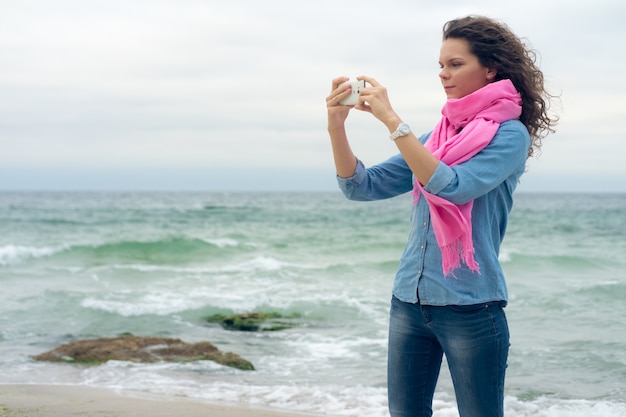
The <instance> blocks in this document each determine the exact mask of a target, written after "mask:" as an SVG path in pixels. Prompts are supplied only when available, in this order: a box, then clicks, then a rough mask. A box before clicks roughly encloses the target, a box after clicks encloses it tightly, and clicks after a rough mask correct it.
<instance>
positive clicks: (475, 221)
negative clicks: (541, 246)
mask: <svg viewBox="0 0 626 417" xmlns="http://www.w3.org/2000/svg"><path fill="white" fill-rule="evenodd" d="M429 136H430V133H429V134H426V135H423V136H421V137H420V138H419V140H420V142H422V143H425V142H426V140H427V139H428V137H429ZM529 147H530V136H529V134H528V130H527V129H526V127H525V126H524V125H523V124H522V123H521V122H520V121H518V120H510V121H507V122H504V123H502V124H501V125H500V127H499V129H498V131H497V133H496V135H495V136H494V138H493V140H492V141H491V142H490V143H489V145H487V146H486V147H485V148H484V149H483V150H482V151H480V152H479V153H478V154H476V155H475V156H474V157H472V158H471V159H469V160H468V161H466V162H463V163H461V164H458V165H454V166H448V165H446V164H444V163H443V162H439V165H438V166H437V168H436V169H435V172H434V174H433V176H432V177H431V179H430V181H429V182H428V183H427V184H426V185H425V186H424V188H425V190H426V191H428V192H429V193H432V194H436V195H438V196H440V197H443V198H445V199H447V200H449V201H451V202H453V203H455V204H462V203H465V202H468V201H470V200H474V205H473V208H472V239H473V242H474V252H475V258H476V261H477V262H478V265H479V267H480V273H476V272H472V271H471V270H469V269H468V268H467V267H466V266H465V265H464V264H463V263H462V264H461V267H460V268H458V269H456V270H454V271H453V273H454V277H452V276H448V277H444V276H443V270H442V266H441V250H440V249H439V246H438V244H437V240H436V238H435V234H434V231H433V228H432V227H431V222H430V211H429V208H428V204H427V203H426V199H425V198H423V197H422V198H420V199H419V200H418V202H417V204H414V205H413V207H412V213H411V228H410V231H409V237H408V241H407V244H406V247H405V249H404V252H403V253H402V256H401V258H400V263H399V267H398V271H397V273H396V278H395V281H394V286H393V295H395V296H396V297H397V298H398V299H400V300H401V301H404V302H409V303H417V302H419V303H421V304H425V305H434V306H443V305H471V304H479V303H484V302H489V301H502V302H504V303H506V302H507V299H508V293H507V287H506V282H505V279H504V274H503V271H502V267H501V265H500V262H499V261H498V255H499V252H500V244H501V242H502V239H503V238H504V233H505V230H506V226H507V220H508V216H509V213H510V211H511V208H512V206H513V191H514V190H515V188H516V186H517V183H518V181H519V179H520V177H521V175H522V174H523V172H524V170H525V166H526V158H527V154H528V149H529ZM414 180H415V179H414V176H413V174H412V172H411V170H410V168H409V167H408V165H407V164H406V162H405V161H404V158H403V157H402V155H401V154H397V155H395V156H392V157H391V158H389V159H388V160H386V161H384V162H382V163H380V164H378V165H375V166H372V167H370V168H367V169H366V168H365V167H364V166H363V163H362V162H361V161H358V163H357V168H356V170H355V172H354V175H353V176H352V177H350V178H341V177H337V181H338V183H339V188H340V189H341V190H342V192H343V193H344V195H345V196H346V197H347V198H349V199H351V200H357V201H372V200H381V199H385V198H391V197H395V196H398V195H400V194H404V193H407V192H409V191H411V190H413V181H414Z"/></svg>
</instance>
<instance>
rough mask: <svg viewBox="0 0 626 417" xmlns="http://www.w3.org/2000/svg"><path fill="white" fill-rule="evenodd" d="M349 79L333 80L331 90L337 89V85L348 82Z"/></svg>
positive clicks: (338, 78)
mask: <svg viewBox="0 0 626 417" xmlns="http://www.w3.org/2000/svg"><path fill="white" fill-rule="evenodd" d="M349 79H350V78H348V77H337V78H335V79H334V80H333V84H332V89H333V90H336V89H337V87H339V84H341V83H344V82H346V81H348V80H349Z"/></svg>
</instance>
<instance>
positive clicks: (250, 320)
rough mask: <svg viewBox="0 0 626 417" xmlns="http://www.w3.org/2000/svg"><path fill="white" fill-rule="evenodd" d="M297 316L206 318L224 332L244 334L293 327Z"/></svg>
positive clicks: (253, 314)
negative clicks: (217, 324)
mask: <svg viewBox="0 0 626 417" xmlns="http://www.w3.org/2000/svg"><path fill="white" fill-rule="evenodd" d="M298 317H299V315H298V314H292V315H289V316H284V315H282V314H280V313H258V312H257V313H242V314H231V315H226V314H214V315H212V316H209V317H207V321H209V322H211V323H219V324H220V325H221V326H222V327H223V328H224V329H226V330H239V331H244V332H259V331H276V330H285V329H290V328H292V327H295V326H296V325H297V323H296V322H295V321H294V319H296V318H298Z"/></svg>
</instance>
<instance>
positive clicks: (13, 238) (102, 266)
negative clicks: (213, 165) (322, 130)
mask: <svg viewBox="0 0 626 417" xmlns="http://www.w3.org/2000/svg"><path fill="white" fill-rule="evenodd" d="M411 207H412V196H411V195H410V194H407V195H404V196H400V197H397V198H394V199H390V200H383V201H377V202H353V201H348V200H346V199H345V198H344V197H343V196H342V195H341V194H340V193H339V192H338V191H337V192H328V193H325V192H320V193H299V192H286V193H262V192H251V193H226V192H224V193H220V192H3V193H0V370H1V372H0V388H2V390H0V404H2V405H0V412H2V413H4V414H0V417H38V416H47V417H50V416H51V417H54V416H63V417H67V416H78V415H80V416H82V417H91V416H97V417H123V416H135V415H136V416H157V417H158V416H170V415H172V416H174V415H176V416H191V417H193V416H194V415H196V414H198V415H200V414H202V415H203V416H221V417H224V416H226V417H228V416H233V417H235V416H250V417H255V416H266V417H267V416H275V417H278V416H280V415H281V414H280V413H281V412H282V413H287V414H283V416H289V415H291V416H294V415H298V414H297V413H305V415H307V413H310V414H309V415H311V414H312V415H318V416H326V417H329V416H342V417H385V416H389V412H388V402H387V379H386V377H387V369H386V365H387V334H388V318H389V305H390V299H391V288H392V285H393V279H394V276H395V272H396V269H397V262H398V259H399V257H400V255H401V253H402V251H403V249H404V243H405V242H406V239H407V233H408V229H409V221H410V217H409V215H410V210H411ZM625 236H626V194H600V195H585V194H560V195H559V194H556V195H549V194H541V193H537V194H519V195H517V196H516V201H515V205H514V208H513V211H512V213H511V216H510V221H509V224H508V226H507V234H506V239H505V241H504V243H503V246H502V248H501V251H500V254H499V258H500V261H501V263H502V266H503V269H504V271H505V274H506V277H507V283H508V290H509V297H508V305H507V307H506V314H507V321H508V322H509V327H510V331H511V348H510V355H509V360H508V368H507V376H506V384H505V404H504V406H505V415H506V416H507V417H624V416H626V384H625V381H626V350H624V346H625V345H626V333H625V332H624V331H623V330H624V323H623V317H624V316H625V315H626V304H625V303H624V299H626V274H625V273H624V271H626V258H625V257H624V253H626V238H625ZM249 313H266V314H268V315H270V316H272V317H279V318H280V320H278V319H277V321H279V322H280V326H278V328H276V329H272V326H269V325H265V326H263V327H259V329H257V330H255V331H243V330H234V329H231V328H228V327H225V326H223V325H222V324H220V323H218V322H215V321H213V320H209V318H211V317H215V316H221V315H226V316H228V315H233V314H249ZM122 335H133V336H137V337H156V338H167V339H180V340H181V341H183V342H185V343H187V344H197V343H205V342H209V343H211V344H212V345H213V346H215V347H216V348H218V349H219V350H220V351H221V352H223V353H227V352H228V353H233V354H236V355H238V356H240V357H241V358H243V359H245V360H246V361H248V362H250V363H251V364H252V365H253V366H254V369H239V368H235V367H231V366H225V365H223V364H221V363H218V362H215V361H213V360H193V361H177V360H170V361H167V360H162V361H156V362H133V361H128V360H119V359H115V360H114V359H111V360H107V361H106V362H102V363H78V362H75V361H74V360H73V359H72V358H69V359H68V360H64V361H62V362H48V361H42V360H37V358H38V357H39V355H41V354H43V353H45V352H48V351H50V350H53V349H56V348H57V347H59V346H62V345H65V344H68V343H71V342H76V341H84V340H93V339H100V338H116V337H119V336H122ZM231 406H232V407H234V408H232V407H231ZM2 407H7V410H4V411H2ZM9 410H13V411H9ZM433 411H434V414H433V415H434V417H458V410H457V406H456V399H455V395H454V387H453V384H452V381H451V378H450V375H449V371H448V368H447V365H446V364H445V363H444V365H443V366H442V370H441V375H440V379H439V381H438V385H437V390H436V392H435V400H434V403H433ZM289 413H295V414H289Z"/></svg>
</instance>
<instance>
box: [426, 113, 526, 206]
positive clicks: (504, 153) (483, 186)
mask: <svg viewBox="0 0 626 417" xmlns="http://www.w3.org/2000/svg"><path fill="white" fill-rule="evenodd" d="M529 147H530V136H529V134H528V130H527V129H526V127H525V126H524V125H523V124H522V123H521V122H520V121H518V120H510V121H508V122H504V123H502V124H501V125H500V128H499V129H498V132H497V133H496V135H495V136H494V138H493V139H492V141H491V142H490V143H489V145H487V146H486V147H485V148H484V149H483V150H481V151H480V152H479V153H477V154H476V155H475V156H473V157H472V158H471V159H469V160H467V161H465V162H463V163H461V164H458V165H454V166H452V167H450V166H447V165H446V164H444V163H442V162H440V163H439V165H438V166H437V168H436V170H435V172H434V174H433V176H432V177H431V179H430V181H428V183H427V184H426V186H425V187H424V189H425V190H426V191H428V192H429V193H432V194H436V195H438V196H439V197H442V198H445V199H446V200H448V201H451V202H452V203H454V204H464V203H466V202H468V201H471V200H474V199H476V198H478V197H480V196H482V195H485V194H487V193H488V192H489V191H491V190H493V189H494V188H495V187H497V186H498V185H500V184H501V183H502V182H504V181H505V180H506V179H507V178H510V177H511V176H512V174H513V173H515V172H516V171H518V170H519V169H520V167H523V166H524V165H525V163H526V159H527V156H528V148H529Z"/></svg>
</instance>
